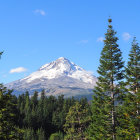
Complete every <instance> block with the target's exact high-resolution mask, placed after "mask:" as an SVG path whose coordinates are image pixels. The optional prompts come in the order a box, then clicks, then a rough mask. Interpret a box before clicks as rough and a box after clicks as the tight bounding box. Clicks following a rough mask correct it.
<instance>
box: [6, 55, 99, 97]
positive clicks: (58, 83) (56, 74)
mask: <svg viewBox="0 0 140 140" xmlns="http://www.w3.org/2000/svg"><path fill="white" fill-rule="evenodd" d="M96 81H97V78H96V77H95V76H93V75H92V74H91V73H90V72H88V71H86V70H84V69H83V68H81V67H79V66H77V65H76V64H74V63H73V62H70V61H69V60H68V59H66V58H64V57H60V58H58V59H57V60H56V61H53V62H51V63H49V64H45V65H43V66H42V67H41V68H40V69H39V70H37V71H36V72H33V73H32V74H30V75H29V76H27V77H25V78H23V79H20V80H17V81H14V82H12V83H9V84H7V85H6V86H7V87H8V88H10V89H14V91H15V93H16V94H21V93H23V92H25V91H26V90H28V91H29V92H30V93H31V94H32V93H33V92H34V91H35V90H36V91H38V92H40V91H41V90H42V89H45V91H46V93H47V95H55V96H58V95H60V94H64V95H65V96H66V97H70V96H79V95H81V96H82V95H89V94H92V89H93V88H94V86H95V85H96Z"/></svg>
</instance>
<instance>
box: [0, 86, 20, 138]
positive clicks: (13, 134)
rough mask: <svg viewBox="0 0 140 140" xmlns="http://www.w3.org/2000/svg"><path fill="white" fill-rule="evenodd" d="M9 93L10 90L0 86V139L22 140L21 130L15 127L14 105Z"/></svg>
mask: <svg viewBox="0 0 140 140" xmlns="http://www.w3.org/2000/svg"><path fill="white" fill-rule="evenodd" d="M11 93H12V90H7V88H6V87H4V86H3V85H2V84H0V139H2V140H7V139H11V140H14V139H17V140H18V139H21V140H22V130H20V129H19V128H17V127H16V119H17V118H16V113H17V112H15V111H16V104H15V103H14V102H13V96H12V95H11Z"/></svg>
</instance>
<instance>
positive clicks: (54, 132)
mask: <svg viewBox="0 0 140 140" xmlns="http://www.w3.org/2000/svg"><path fill="white" fill-rule="evenodd" d="M108 24H109V25H108V28H107V32H106V33H105V40H104V47H103V49H102V52H101V57H100V65H99V67H98V71H97V72H98V74H99V76H98V82H97V85H96V86H95V88H94V90H93V99H92V101H87V99H86V98H81V99H79V100H78V99H75V98H64V96H63V95H61V96H58V97H57V98H56V97H54V96H49V97H46V96H45V94H46V93H45V91H44V90H42V92H41V96H39V94H38V92H36V91H35V92H34V94H33V95H32V96H29V95H30V94H29V92H28V91H26V92H25V93H22V94H21V95H19V96H18V97H17V96H14V95H12V90H8V89H7V88H5V87H4V86H3V85H2V84H1V85H0V139H1V140H15V139H16V140H18V139H19V140H22V139H23V140H63V139H64V140H139V139H140V46H139V44H138V43H137V40H136V37H134V39H133V41H132V44H131V49H130V53H129V60H128V61H127V65H126V66H125V63H124V60H123V57H122V56H123V55H122V52H121V50H120V48H119V45H118V42H117V41H118V37H116V31H114V29H113V26H112V19H109V20H108ZM1 55H2V52H1V53H0V56H1Z"/></svg>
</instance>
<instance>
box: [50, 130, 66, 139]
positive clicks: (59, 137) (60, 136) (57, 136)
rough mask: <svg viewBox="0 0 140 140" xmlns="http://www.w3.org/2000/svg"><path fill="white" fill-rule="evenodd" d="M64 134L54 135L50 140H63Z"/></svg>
mask: <svg viewBox="0 0 140 140" xmlns="http://www.w3.org/2000/svg"><path fill="white" fill-rule="evenodd" d="M63 139H64V138H63V133H61V132H57V133H53V134H51V136H50V138H49V140H63Z"/></svg>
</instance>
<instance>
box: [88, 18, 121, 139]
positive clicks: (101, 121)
mask: <svg viewBox="0 0 140 140" xmlns="http://www.w3.org/2000/svg"><path fill="white" fill-rule="evenodd" d="M108 22H109V25H108V29H107V33H106V34H105V40H104V47H103V50H102V52H101V57H100V66H99V67H98V71H97V72H98V74H99V77H98V82H97V86H96V87H95V89H94V96H93V102H92V123H91V125H90V129H89V136H90V139H102V140H104V139H113V140H114V139H116V125H117V124H116V122H117V121H116V119H117V118H116V112H115V104H116V100H117V96H118V94H119V84H120V82H121V80H122V79H123V71H124V70H123V64H124V62H123V61H122V53H121V51H120V49H119V46H118V44H117V40H118V38H117V37H116V36H115V35H116V32H115V31H114V30H113V27H112V25H111V22H112V19H108Z"/></svg>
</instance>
